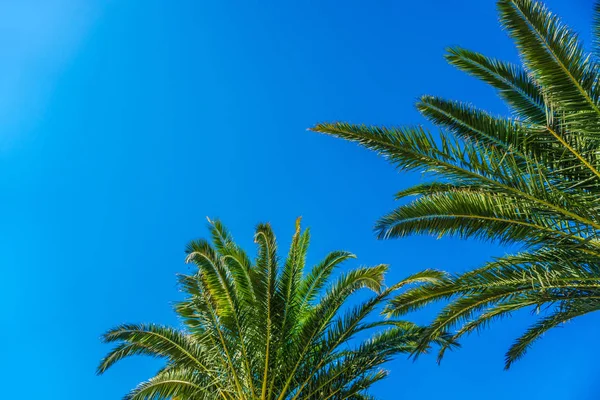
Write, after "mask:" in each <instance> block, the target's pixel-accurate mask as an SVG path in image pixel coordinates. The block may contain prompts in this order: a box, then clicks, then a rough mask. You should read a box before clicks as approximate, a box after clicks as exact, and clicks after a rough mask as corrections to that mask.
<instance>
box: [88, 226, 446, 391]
mask: <svg viewBox="0 0 600 400" xmlns="http://www.w3.org/2000/svg"><path fill="white" fill-rule="evenodd" d="M210 230H211V234H212V244H211V243H210V242H209V241H207V240H195V241H192V242H191V243H190V244H189V245H188V247H187V261H188V262H191V263H194V264H195V265H196V266H197V271H195V273H193V274H191V275H181V276H180V278H179V280H180V283H181V287H182V289H183V291H184V293H185V295H186V297H185V299H184V300H183V301H181V302H180V303H178V304H177V305H176V307H175V308H176V312H177V314H178V315H179V316H180V317H181V319H182V321H183V323H184V325H185V329H176V328H171V327H167V326H160V325H154V324H145V325H131V324H129V325H120V326H117V327H116V328H114V329H111V330H109V331H108V332H107V333H106V334H105V335H104V341H105V342H109V343H116V344H117V345H116V347H115V348H113V350H112V351H111V352H110V353H109V354H108V355H107V356H106V357H105V358H104V359H103V360H102V362H101V363H100V366H99V367H98V372H99V373H104V371H106V369H108V368H109V367H110V366H111V365H113V364H114V363H115V362H117V361H119V360H121V359H122V358H125V357H129V356H132V355H138V354H141V355H150V356H154V357H159V358H162V359H164V360H165V361H166V364H165V366H164V368H163V369H161V370H160V371H159V372H158V373H157V374H156V376H154V377H153V378H151V379H150V380H148V381H146V382H143V383H141V384H140V385H138V386H137V387H136V388H135V389H133V391H132V392H131V393H129V395H127V396H126V399H131V400H141V399H167V398H177V399H231V400H233V399H240V400H241V399H249V400H251V399H261V400H267V399H268V400H284V399H286V400H287V399H317V398H318V399H370V398H371V397H370V396H369V395H368V393H367V389H368V388H369V387H370V386H371V385H372V384H373V383H374V382H376V381H378V380H380V379H382V378H384V377H385V376H386V374H387V373H386V371H384V370H383V369H381V368H380V366H381V364H383V363H385V362H386V361H388V360H389V359H390V358H392V357H393V356H394V355H396V354H398V353H402V352H412V351H414V350H415V349H416V347H417V345H418V338H419V337H420V336H421V335H422V334H423V332H422V328H419V327H417V326H415V325H414V324H411V323H408V322H400V321H394V320H387V321H386V320H381V319H377V318H375V319H374V318H371V317H370V316H372V314H373V313H374V311H376V310H377V307H378V306H379V305H380V304H381V303H382V302H383V301H384V300H385V299H386V298H387V297H388V295H389V294H390V292H391V290H392V289H391V288H385V286H384V283H383V276H384V273H385V271H386V269H387V267H386V266H385V265H378V266H374V267H361V268H357V269H353V270H351V271H348V272H344V273H340V274H339V276H337V278H336V279H335V280H333V279H332V275H333V274H334V271H335V269H336V267H337V266H339V265H340V264H341V263H342V262H344V261H346V260H348V259H352V258H354V255H353V254H351V253H348V252H345V251H334V252H332V253H330V254H328V255H327V256H326V257H325V258H324V259H323V260H322V261H321V262H320V263H318V264H317V265H315V266H314V267H312V268H311V269H310V270H309V271H308V273H307V274H304V273H303V271H304V267H305V262H306V253H307V249H308V244H309V232H308V230H305V231H303V232H301V230H300V225H299V220H298V222H297V224H296V233H295V234H294V236H293V238H292V243H291V246H290V249H289V252H288V255H287V257H286V258H285V260H283V262H281V263H280V258H279V257H278V252H277V242H276V240H275V236H274V234H273V232H272V230H271V227H270V226H269V225H268V224H261V225H258V226H257V228H256V233H255V237H254V239H255V242H256V244H257V247H258V254H257V256H256V259H255V260H254V261H252V260H251V259H250V258H249V257H248V255H247V254H246V253H245V252H244V251H243V250H242V249H241V248H240V247H238V246H237V245H236V244H235V242H234V241H233V239H232V237H231V235H230V234H229V232H228V231H227V230H226V229H225V228H224V227H223V225H222V224H221V223H220V222H219V221H215V222H211V223H210ZM363 288H367V289H370V290H371V291H373V292H374V294H373V295H372V296H370V297H369V298H367V299H366V300H364V301H362V302H359V303H357V304H356V305H354V306H353V307H349V306H348V304H347V303H348V299H349V298H350V297H351V296H352V295H353V294H354V293H355V292H357V291H359V290H360V289H363ZM373 328H379V329H376V331H375V333H372V334H371V335H369V336H366V335H365V331H369V330H372V329H373ZM371 332H373V331H371ZM367 333H368V332H367ZM357 335H358V336H360V338H357ZM365 337H366V339H365ZM359 339H361V340H359ZM441 343H445V342H443V340H442V342H441Z"/></svg>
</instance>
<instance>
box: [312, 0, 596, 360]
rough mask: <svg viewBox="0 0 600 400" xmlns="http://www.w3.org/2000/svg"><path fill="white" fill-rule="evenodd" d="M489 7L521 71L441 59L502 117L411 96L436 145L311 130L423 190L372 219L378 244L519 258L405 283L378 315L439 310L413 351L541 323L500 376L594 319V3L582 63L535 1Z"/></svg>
mask: <svg viewBox="0 0 600 400" xmlns="http://www.w3.org/2000/svg"><path fill="white" fill-rule="evenodd" d="M498 9H499V12H500V21H501V23H502V26H503V27H504V28H505V29H506V30H507V31H508V33H509V35H510V36H511V37H512V38H513V39H514V41H515V43H516V45H517V48H518V50H519V53H520V55H521V58H522V66H518V65H514V64H510V63H507V62H503V61H500V60H496V59H493V58H489V57H486V56H484V55H482V54H479V53H476V52H473V51H469V50H465V49H462V48H452V49H450V50H449V51H448V55H447V60H448V61H449V63H450V64H452V65H454V66H456V67H458V68H459V69H461V70H463V71H465V72H466V73H468V74H470V75H472V76H474V77H476V78H479V79H481V80H483V81H484V82H486V83H488V84H490V85H491V86H493V87H494V88H496V89H497V90H498V92H499V94H500V97H501V98H502V99H503V100H504V101H505V102H506V103H507V105H508V106H509V108H510V109H511V110H512V116H511V117H504V116H494V115H491V114H489V113H487V112H485V111H483V110H480V109H477V108H476V107H473V106H472V105H470V104H465V103H462V102H458V101H450V100H445V99H442V98H439V97H435V96H423V97H422V98H421V99H420V100H419V102H418V103H417V109H418V110H419V111H420V112H421V113H422V114H423V116H424V117H425V118H427V119H428V120H429V121H430V122H432V123H433V124H435V125H437V126H438V127H440V128H441V130H442V133H441V136H440V137H434V136H433V135H431V134H430V133H429V132H428V131H427V130H426V129H425V128H423V127H405V128H384V127H370V126H364V125H353V124H347V123H323V124H319V125H317V126H315V127H314V128H313V130H314V131H317V132H322V133H327V134H330V135H333V136H337V137H341V138H344V139H347V140H350V141H353V142H357V143H359V144H361V145H363V146H365V147H367V148H369V149H371V150H374V151H376V152H378V153H379V154H381V155H383V156H384V157H386V158H387V159H388V160H389V161H390V162H391V163H393V164H394V165H395V166H396V167H398V169H400V170H405V171H413V170H416V171H424V172H425V173H426V174H427V176H428V177H430V178H431V179H430V181H429V182H427V183H422V184H419V185H416V186H414V187H411V188H408V189H405V190H403V191H401V192H400V193H398V195H397V197H398V198H404V197H407V196H418V197H417V198H416V199H415V200H413V201H411V202H408V203H407V204H405V205H402V206H400V207H398V208H397V209H395V210H394V211H392V212H390V213H389V214H388V215H386V216H384V217H382V218H381V219H380V220H379V221H378V223H377V225H376V230H377V233H378V234H379V236H380V237H381V238H400V237H404V236H407V235H411V234H415V233H417V234H419V233H421V234H432V235H436V236H443V235H454V236H458V237H462V238H480V239H484V240H494V241H499V242H501V243H518V244H521V245H522V246H523V250H522V252H521V253H519V254H516V255H507V256H504V257H501V258H499V259H497V260H494V261H492V262H490V263H488V264H486V265H484V266H483V267H482V268H480V269H477V270H475V271H471V272H468V273H465V274H462V275H454V274H444V273H441V272H435V271H426V272H425V274H424V275H423V278H424V279H419V278H418V277H417V279H415V280H413V278H412V277H411V278H409V279H408V281H407V282H406V283H415V281H416V283H417V284H416V285H412V286H411V287H409V288H408V289H406V290H405V291H404V292H403V293H401V294H400V295H398V296H397V297H395V298H394V299H393V300H392V301H391V302H389V304H388V306H387V308H386V311H387V312H388V314H389V315H391V316H399V315H404V314H405V313H408V312H411V311H414V310H416V309H419V308H421V307H423V306H425V305H427V304H430V303H432V302H436V301H447V302H448V304H447V305H446V306H445V307H444V308H443V309H442V311H441V312H440V313H439V314H438V315H437V316H436V317H435V319H434V320H433V322H432V323H431V325H430V326H429V327H428V328H427V329H425V330H424V335H423V336H422V337H421V339H420V340H419V344H418V347H419V349H425V348H426V347H427V345H428V343H429V342H430V341H431V340H435V339H436V338H439V337H443V335H446V334H448V333H449V332H452V333H451V334H452V339H453V340H457V339H459V338H460V337H461V336H462V335H464V334H467V333H469V332H472V331H474V330H477V329H480V328H482V327H484V326H487V325H488V324H489V323H491V322H492V321H493V320H496V319H499V318H501V317H503V316H506V315H508V314H510V313H511V312H513V311H516V310H518V309H522V308H527V307H533V308H537V309H538V310H540V311H541V312H540V314H539V315H540V319H539V320H538V321H537V322H535V323H534V324H533V326H532V327H531V328H530V329H529V330H527V331H526V332H525V333H524V334H523V336H522V337H520V338H519V339H517V341H516V342H515V343H514V345H513V346H512V348H511V349H510V350H509V351H508V353H507V355H506V367H507V368H508V367H509V366H510V365H511V364H512V363H513V362H514V361H515V360H517V359H518V358H520V357H521V356H522V355H523V354H524V353H525V352H526V350H527V349H528V348H529V346H530V345H531V344H532V343H533V342H534V341H535V340H536V339H538V338H539V337H540V336H541V335H542V334H543V333H544V332H546V331H547V330H549V329H551V328H553V327H555V326H557V325H560V324H562V323H564V322H566V321H568V320H569V319H571V318H574V317H576V316H579V315H582V314H586V313H590V312H593V311H596V310H598V309H600V298H599V295H600V241H599V239H600V238H599V235H598V234H599V233H600V212H599V211H600V209H599V205H600V202H599V201H598V199H599V195H600V83H599V82H600V79H599V78H600V75H599V68H600V64H599V60H600V58H599V57H600V54H599V53H598V50H597V49H598V42H599V40H598V37H600V36H599V35H600V34H599V32H600V17H599V15H600V3H598V5H597V6H596V8H595V13H596V16H595V20H594V21H595V22H594V24H595V27H594V40H595V43H594V45H595V48H594V52H593V53H587V52H586V51H585V49H584V47H583V45H582V44H581V42H580V40H579V39H578V37H577V35H576V34H575V33H574V32H573V31H572V30H571V29H569V28H568V27H567V26H566V25H565V24H564V23H562V22H561V20H560V19H559V18H558V17H557V16H556V15H555V14H552V13H551V12H550V11H549V10H548V9H547V8H546V7H545V6H544V5H543V4H542V3H540V2H537V1H532V0H500V1H499V2H498ZM440 335H441V336H440ZM449 343H453V342H452V341H450V342H449ZM444 350H445V346H442V349H441V351H440V357H441V356H442V355H443V353H444ZM417 352H418V351H417Z"/></svg>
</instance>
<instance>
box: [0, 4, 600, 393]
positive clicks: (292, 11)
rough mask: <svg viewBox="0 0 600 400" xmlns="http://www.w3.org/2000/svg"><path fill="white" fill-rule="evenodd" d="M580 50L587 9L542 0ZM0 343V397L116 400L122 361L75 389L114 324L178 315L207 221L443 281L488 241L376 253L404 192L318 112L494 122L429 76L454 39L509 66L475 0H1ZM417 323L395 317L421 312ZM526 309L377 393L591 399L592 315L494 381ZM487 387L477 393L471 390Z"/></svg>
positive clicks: (128, 376)
mask: <svg viewBox="0 0 600 400" xmlns="http://www.w3.org/2000/svg"><path fill="white" fill-rule="evenodd" d="M547 3H548V4H549V6H550V7H551V8H552V9H553V10H555V11H556V12H558V13H559V14H561V15H562V16H563V17H564V18H565V20H566V21H567V22H568V23H569V24H571V25H572V26H573V27H575V28H576V29H577V30H579V31H580V32H581V34H582V38H583V39H584V40H587V42H588V43H589V38H590V34H589V28H590V24H591V9H592V1H591V0H570V1H568V2H567V1H560V0H549V1H548V2H547ZM0 27H1V28H2V31H3V35H2V37H1V38H0V43H1V48H2V52H3V57H2V63H0V125H1V126H2V134H1V135H0V163H1V165H0V185H1V188H2V196H0V215H1V221H2V229H0V235H1V237H0V250H1V251H0V263H1V264H0V265H2V277H1V278H0V300H1V302H0V304H1V307H2V316H3V317H2V319H1V320H0V321H1V322H0V324H1V325H0V340H1V341H2V343H3V344H4V351H3V360H4V361H3V362H2V364H1V366H0V368H1V369H2V371H1V376H2V377H3V381H4V382H5V383H7V384H5V389H4V390H3V396H2V397H4V398H20V399H36V398H45V399H62V400H67V399H82V398H84V399H89V400H95V399H103V400H105V399H117V398H121V397H122V395H124V394H125V393H126V392H127V390H128V389H130V388H132V387H133V386H134V385H135V384H137V383H138V382H139V381H141V380H143V379H145V378H147V377H149V376H151V374H152V372H153V371H154V370H155V369H156V367H157V365H158V364H157V363H156V362H154V361H151V360H148V359H144V358H140V359H135V360H128V361H125V362H123V363H121V364H120V365H117V366H116V367H114V368H113V369H112V370H110V371H109V372H108V373H107V374H105V375H104V376H102V377H97V376H95V374H94V372H95V367H96V365H97V363H98V361H99V359H100V358H101V357H102V356H103V355H104V354H105V353H106V352H107V351H108V350H109V348H108V347H107V346H105V345H102V344H101V343H100V342H99V336H100V335H101V333H102V332H103V331H105V330H106V329H108V328H110V327H112V326H114V325H116V324H118V323H121V322H145V321H153V322H161V323H173V324H175V323H177V322H176V319H175V317H174V315H173V313H172V312H171V304H172V302H173V301H174V300H176V299H177V298H178V292H177V287H176V284H175V273H177V272H185V271H187V270H188V268H189V267H188V266H186V265H185V264H184V263H183V258H184V255H183V249H184V246H185V244H186V243H187V242H188V241H189V240H190V239H193V238H197V237H201V236H205V235H206V234H207V231H206V227H205V224H206V223H205V221H206V220H205V218H206V216H211V217H213V218H215V217H218V218H221V219H222V220H223V221H224V222H225V224H226V225H228V226H229V228H230V229H231V230H232V231H233V234H234V235H235V237H236V238H237V239H238V241H239V242H240V243H242V244H243V245H244V246H245V247H246V248H247V249H248V251H252V246H253V244H252V231H253V227H254V225H255V224H256V223H258V222H260V221H270V222H271V223H272V224H273V225H274V228H275V230H276V233H278V236H279V238H280V240H281V242H282V245H285V244H287V243H288V238H289V237H290V236H291V234H292V233H293V228H294V220H295V218H296V217H297V216H299V215H302V216H303V222H304V225H307V226H310V227H311V229H312V235H313V242H312V248H311V252H310V257H311V259H312V260H314V261H316V260H317V259H319V258H320V257H322V256H323V255H324V254H325V253H326V252H328V251H329V250H334V249H346V250H350V251H352V252H354V253H356V254H357V255H358V257H359V259H358V262H357V263H354V264H348V266H357V265H359V264H377V263H389V264H391V270H390V272H389V274H388V277H387V281H388V282H390V283H391V282H394V281H397V280H399V279H401V278H403V277H405V276H407V275H409V274H411V273H413V272H416V271H418V270H420V269H423V268H428V267H435V268H443V269H447V270H450V271H460V270H464V269H467V268H472V267H475V266H478V265H480V264H481V263H482V262H483V261H484V260H486V259H488V258H489V257H491V256H493V255H500V254H503V252H504V251H505V249H501V248H499V247H497V246H494V245H491V244H486V243H481V242H477V241H461V240H452V239H441V240H436V239H434V238H429V237H413V238H408V239H404V240H393V241H376V240H375V238H374V236H373V234H372V230H371V228H372V226H373V223H374V221H375V220H376V219H377V217H378V216H380V215H382V214H383V213H385V212H386V211H388V210H390V209H391V208H392V207H393V206H394V201H393V194H394V192H395V191H397V190H399V189H400V188H403V187H406V186H407V185H409V184H411V183H415V182H418V181H419V180H420V179H421V178H420V176H419V175H417V174H403V175H399V174H397V173H395V172H394V171H393V169H392V167H391V166H389V165H387V164H386V163H385V161H383V160H382V159H380V158H378V157H377V156H376V155H374V154H372V153H369V152H367V151H366V150H363V149H361V148H358V147H357V146H355V145H353V144H349V143H345V142H343V141H340V140H336V139H333V138H329V137H325V136H321V135H317V134H314V133H310V132H307V131H306V128H307V127H309V126H311V125H313V124H314V123H316V122H319V121H332V120H345V121H351V122H361V123H362V122H364V123H371V124H387V125H392V124H396V125H397V124H413V123H419V122H422V119H421V118H420V117H419V115H418V114H417V112H416V111H415V109H414V107H413V103H414V101H415V99H416V98H417V97H418V96H419V95H422V94H436V95H441V96H445V97H449V98H453V99H458V100H465V101H471V102H474V103H476V104H477V105H478V106H480V107H485V108H487V109H489V110H491V111H494V112H497V113H506V109H505V108H504V106H503V105H502V104H501V103H500V101H499V100H498V99H497V97H496V96H495V95H494V93H493V91H492V90H490V89H489V88H487V87H485V86H484V85H483V84H481V83H479V82H477V81H475V80H474V79H472V78H469V77H467V76H464V75H462V74H461V73H460V72H458V71H455V70H453V69H452V68H451V67H450V66H448V65H446V63H445V62H444V60H443V57H442V56H443V54H444V48H445V47H447V46H451V45H461V46H464V47H467V48H470V49H474V50H478V51H481V52H484V53H486V54H488V55H492V56H496V57H500V58H504V59H508V60H513V61H516V52H515V50H514V48H513V46H512V44H511V42H510V40H509V39H508V38H507V36H506V35H505V33H504V32H502V31H501V30H500V28H499V26H498V23H497V16H496V12H495V5H494V2H493V1H490V0H486V1H480V0H470V1H467V0H462V1H452V2H446V1H433V0H429V1H420V2H404V1H403V2H400V1H391V0H380V1H369V2H367V1H346V2H340V1H316V0H313V1H292V2H281V1H271V0H269V1H247V2H229V1H203V2H199V1H192V0H180V1H176V2H175V1H148V0H146V1H134V0H121V1H99V0H79V1H75V0H44V1H34V0H22V1H18V2H2V3H0ZM428 316H430V315H416V316H415V318H416V319H417V320H419V321H425V320H426V319H427V317H428ZM530 322H532V318H531V317H530V315H528V314H527V313H522V314H518V315H516V316H515V318H513V319H511V320H507V321H506V322H503V323H502V324H496V325H495V326H494V329H492V330H488V331H486V332H484V333H482V334H481V335H473V336H472V337H469V338H468V339H467V340H465V341H464V343H463V346H464V348H463V349H462V350H460V351H458V352H454V353H450V354H448V355H447V357H446V358H445V360H444V362H443V363H442V364H441V366H438V365H436V363H435V360H434V358H433V357H422V358H420V359H419V360H418V361H417V362H414V363H413V362H412V361H407V360H405V359H403V358H400V359H398V360H396V361H394V362H392V363H390V364H389V365H388V368H389V369H390V370H391V371H392V374H391V376H390V378H389V379H388V380H387V381H385V382H383V383H381V384H379V385H378V386H377V387H376V388H375V391H374V392H375V394H377V395H378V396H379V397H380V398H382V399H392V398H394V399H395V398H409V397H411V396H421V398H425V399H429V398H437V397H438V396H443V397H444V398H445V399H463V400H467V399H480V398H486V399H507V398H510V399H526V398H527V399H537V398H548V399H554V398H556V399H558V398H560V399H577V400H587V399H593V398H597V397H598V393H599V392H600V385H599V384H598V383H597V376H598V373H599V372H600V371H599V368H598V366H597V362H596V360H597V359H598V357H599V356H600V349H598V346H596V345H595V340H594V339H596V337H597V327H598V322H599V320H598V316H597V315H589V316H586V317H583V318H580V319H578V320H575V321H573V322H571V323H569V324H568V325H566V326H565V327H564V328H562V329H555V330H554V331H552V332H550V333H549V334H547V335H546V336H545V337H544V339H543V340H542V341H540V342H538V343H537V344H536V345H535V347H534V348H533V349H532V350H531V351H530V353H529V354H528V356H527V357H526V358H525V359H524V360H523V361H521V362H519V363H517V364H516V365H515V366H514V367H513V369H512V370H511V371H510V372H505V371H503V368H502V367H503V353H504V351H505V350H506V348H507V346H508V345H509V344H510V343H511V341H512V340H513V339H514V338H516V336H517V335H518V334H519V332H521V331H522V330H523V329H524V328H525V327H526V326H527V325H528V323H530ZM484 392H485V393H487V394H486V395H485V396H483V397H481V396H482V393H484Z"/></svg>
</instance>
